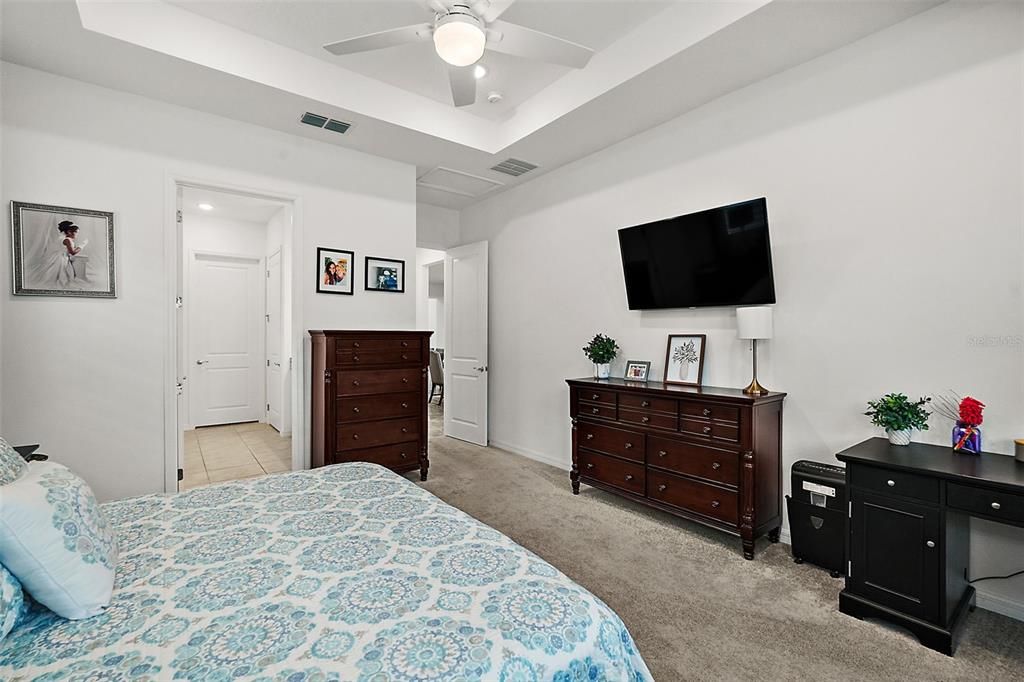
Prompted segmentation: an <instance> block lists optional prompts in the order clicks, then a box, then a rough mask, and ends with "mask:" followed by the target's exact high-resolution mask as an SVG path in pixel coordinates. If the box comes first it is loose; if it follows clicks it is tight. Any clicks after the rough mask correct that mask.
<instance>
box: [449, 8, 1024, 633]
mask: <svg viewBox="0 0 1024 682" xmlns="http://www.w3.org/2000/svg"><path fill="white" fill-rule="evenodd" d="M1021 28H1022V18H1021V7H1020V6H1019V5H1016V4H1011V3H1005V4H999V5H990V6H983V5H978V4H969V3H968V4H966V5H957V4H954V5H944V6H940V7H938V8H936V9H934V10H932V11H929V12H927V13H925V14H922V15H920V16H919V17H916V18H913V19H910V20H908V21H906V22H903V23H902V24H899V25H896V26H894V27H892V28H890V29H888V30H886V31H884V32H882V33H879V34H876V35H874V36H870V37H868V38H866V39H864V40H862V41H860V42H858V43H855V44H853V45H851V46H848V47H847V48H844V49H841V50H839V51H837V52H834V53H832V54H829V55H826V56H824V57H822V58H820V59H818V60H815V61H813V62H809V63H807V64H804V65H802V66H800V67H798V68H794V69H792V70H790V71H788V72H785V73H782V74H779V75H777V76H775V77H772V78H770V79H767V80H765V81H762V82H760V83H757V84H754V85H752V86H749V87H747V88H745V89H743V90H740V91H737V92H735V93H732V94H730V95H728V96H726V97H723V98H721V99H719V100H716V101H714V102H711V103H710V104H708V105H706V106H704V107H701V108H700V109H697V110H695V111H693V112H690V113H689V114H686V115H684V116H682V117H680V118H677V119H675V120H673V121H670V122H668V123H666V124H664V125H662V126H660V127H658V128H656V129H653V130H651V131H648V132H646V133H644V134H641V135H638V136H636V137H634V138H631V139H629V140H626V141H624V142H622V143H620V144H618V145H615V146H614V147H611V148H609V149H607V150H604V151H602V152H599V153H597V154H594V155H592V156H590V157H588V158H585V159H583V160H580V161H578V162H576V163H574V164H572V165H570V166H567V167H564V168H562V169H560V170H556V171H553V172H551V173H549V174H546V175H544V176H542V177H540V178H538V179H537V180H535V181H533V182H530V183H526V184H524V185H522V186H520V187H518V188H515V189H512V190H511V191H508V192H506V193H504V194H501V195H498V196H496V197H494V198H492V199H490V200H487V201H485V202H482V203H480V204H477V205H475V206H472V207H470V208H468V209H466V210H464V211H463V212H462V216H461V228H460V229H461V232H462V239H463V241H465V242H473V241H477V240H482V239H487V240H489V242H490V254H491V263H490V277H491V287H490V291H491V295H490V296H491V300H490V315H491V327H490V329H491V332H490V344H491V346H490V366H491V377H490V379H491V397H490V400H491V406H490V419H491V421H490V429H491V438H492V440H493V442H494V443H495V444H497V445H500V446H503V447H507V448H508V449H510V450H513V451H517V452H521V453H526V454H532V455H533V456H535V457H537V458H540V459H543V460H545V461H548V462H552V463H555V464H557V465H559V466H562V467H564V468H566V469H567V468H568V466H569V462H570V438H569V436H570V434H569V429H568V426H567V424H568V414H567V413H568V401H567V400H566V386H565V383H564V381H563V380H564V379H565V378H566V377H570V376H585V375H587V374H588V373H589V372H590V371H591V366H590V364H589V363H588V362H587V360H586V359H585V358H584V356H583V354H582V352H581V351H580V347H581V346H582V345H583V344H584V343H585V342H586V341H587V339H589V338H590V337H591V336H592V335H593V334H594V333H595V332H605V333H608V334H610V335H611V336H613V337H615V338H616V339H618V341H619V344H620V345H621V347H622V349H623V350H622V354H621V355H620V357H619V358H618V359H617V360H616V362H615V364H614V367H613V371H614V372H616V373H619V372H621V371H622V367H623V363H624V362H625V360H626V359H647V360H651V361H652V362H653V365H652V376H655V377H660V376H661V373H662V371H663V363H664V360H663V358H664V353H665V342H666V336H667V334H669V333H670V332H706V333H707V334H708V354H707V359H706V364H705V383H706V384H708V385H717V386H734V387H740V386H744V385H745V384H746V383H747V381H748V380H749V378H750V354H749V351H748V347H747V345H746V344H745V343H741V342H740V341H738V340H736V338H735V312H734V310H732V309H728V308H720V309H706V310H696V311H688V310H674V311H664V312H630V311H629V310H628V309H627V305H626V298H625V292H624V288H623V280H622V268H621V265H620V261H619V252H618V245H617V240H616V230H617V229H618V228H621V227H625V226H629V225H633V224H637V223H642V222H646V221H650V220H654V219H658V218H664V217H669V216H673V215H678V214H682V213H687V212H690V211H695V210H700V209H704V208H709V207H713V206H717V205H721V204H727V203H731V202H734V201H738V200H743V199H749V198H753V197H759V196H767V198H768V207H769V214H770V221H771V230H772V247H773V255H774V265H775V274H776V287H777V294H778V301H779V302H778V305H776V306H775V338H774V339H773V340H772V341H769V342H767V343H765V344H763V345H762V347H761V348H763V353H760V358H759V359H760V360H761V367H762V372H761V377H760V378H761V381H762V383H763V384H765V385H766V386H768V387H770V388H772V389H777V390H781V391H787V392H789V397H788V398H787V400H786V403H785V442H784V466H785V479H786V482H787V488H788V479H789V467H790V465H791V464H792V463H793V462H794V461H796V460H798V459H805V458H806V459H814V460H821V461H834V459H833V457H832V455H833V453H835V452H838V451H839V450H841V449H843V448H844V447H847V446H849V445H851V444H853V443H856V442H858V441H860V440H862V439H864V438H867V437H869V436H873V435H878V431H876V429H874V428H873V427H872V426H871V425H870V424H869V422H868V420H867V418H866V417H864V416H863V414H862V413H863V411H864V409H865V402H866V401H867V400H868V399H871V398H874V397H876V396H878V395H880V394H882V393H884V392H888V391H903V392H906V393H908V394H910V395H911V396H918V395H922V394H928V393H933V392H937V391H942V390H944V389H949V388H955V389H957V390H959V391H962V392H969V393H971V394H972V395H975V396H977V397H978V398H980V399H982V400H984V401H985V402H986V403H987V404H988V410H987V412H986V421H985V427H984V431H985V447H986V449H989V450H995V451H998V452H1004V453H1008V452H1010V451H1011V447H1012V439H1013V438H1014V437H1020V436H1022V435H1024V386H1022V381H1021V379H1022V376H1024V373H1022V370H1024V360H1022V352H1024V346H1022V344H1021V342H1020V339H1021V338H1024V336H1022V335H1024V320H1022V294H1021V283H1022V282H1021V272H1022V267H1021V246H1022V180H1024V176H1022V171H1021V166H1022V151H1024V150H1022V133H1021V131H1022V123H1021V122H1022V120H1024V119H1022V115H1024V111H1022V94H1024V91H1022V82H1024V81H1022V76H1024V69H1022V42H1021V41H1022V31H1021ZM989 336H991V337H994V338H996V337H997V338H998V339H1008V341H1006V342H1003V341H996V342H994V343H992V344H991V345H986V344H979V343H978V342H977V341H976V339H977V338H978V337H989ZM932 421H933V425H934V426H933V429H932V430H931V431H928V432H926V433H924V434H919V436H918V437H919V438H920V439H922V440H927V441H930V442H935V443H941V444H947V443H948V442H949V432H948V429H949V427H950V424H949V423H947V422H944V421H943V420H940V419H937V418H936V419H933V420H932ZM565 485H566V486H567V487H568V485H569V481H568V477H566V481H565ZM981 526H982V524H976V525H975V533H974V535H973V550H974V551H973V557H974V562H973V566H972V573H973V574H974V575H981V574H991V573H1006V572H1010V571H1013V570H1017V569H1020V568H1024V564H1022V563H1021V557H1022V553H1021V551H1020V548H1021V547H1022V546H1024V545H1022V543H1024V531H1022V530H1021V529H1016V528H1005V529H999V531H998V533H995V532H991V531H988V530H986V529H983V528H982V527H981ZM978 587H979V590H980V591H982V592H984V594H985V595H987V599H988V600H987V601H985V602H983V604H984V605H987V606H990V607H996V608H1000V605H999V604H997V603H994V602H993V599H996V598H1002V599H1006V600H1010V601H1009V602H1007V603H1005V604H1003V605H1002V607H1005V609H1007V610H1008V609H1011V608H1018V609H1020V611H1019V612H1018V615H1020V614H1024V578H1018V579H1016V581H1005V582H989V583H983V584H981V585H979V586H978ZM1010 602H1013V603H1010Z"/></svg>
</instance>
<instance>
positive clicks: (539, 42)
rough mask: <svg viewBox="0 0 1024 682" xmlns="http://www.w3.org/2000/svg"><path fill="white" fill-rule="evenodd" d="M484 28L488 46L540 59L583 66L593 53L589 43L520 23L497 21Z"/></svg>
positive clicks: (566, 64) (572, 65)
mask: <svg viewBox="0 0 1024 682" xmlns="http://www.w3.org/2000/svg"><path fill="white" fill-rule="evenodd" d="M487 28H488V31H487V49H489V50H494V51H495V52H504V53H505V54H511V55H515V56H516V57H525V58H527V59H534V60H537V61H541V62H550V63H552V64H562V65H564V66H571V67H572V68H574V69H582V68H583V67H584V66H586V65H587V62H589V61H590V58H591V57H592V56H594V51H593V50H591V49H590V48H589V47H584V46H583V45H577V44H576V43H573V42H570V41H568V40H565V39H563V38H558V37H555V36H551V35H548V34H547V33H541V32H540V31H534V30H533V29H532V28H526V27H525V26H520V25H519V24H510V23H508V22H507V21H496V22H494V23H493V24H490V25H489V26H488V27H487Z"/></svg>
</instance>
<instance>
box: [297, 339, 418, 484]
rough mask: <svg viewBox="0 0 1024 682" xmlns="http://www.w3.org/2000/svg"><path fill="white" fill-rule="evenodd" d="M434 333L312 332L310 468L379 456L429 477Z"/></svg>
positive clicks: (395, 467)
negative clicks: (429, 398) (429, 393)
mask: <svg viewBox="0 0 1024 682" xmlns="http://www.w3.org/2000/svg"><path fill="white" fill-rule="evenodd" d="M431 333H432V332H405V331H363V330H360V331H340V330H339V331H310V332H309V335H310V336H311V337H312V343H313V351H312V363H311V364H312V367H313V376H312V384H313V402H312V440H311V445H312V452H311V454H310V462H311V465H312V466H313V467H321V466H325V465H327V464H338V463H340V462H375V463H377V464H381V465H383V466H386V467H388V468H389V469H392V470H393V471H397V472H404V471H412V470H414V469H419V470H420V480H421V481H425V480H427V468H428V467H429V462H428V460H427V365H428V361H429V357H430V335H431Z"/></svg>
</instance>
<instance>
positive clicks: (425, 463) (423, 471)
mask: <svg viewBox="0 0 1024 682" xmlns="http://www.w3.org/2000/svg"><path fill="white" fill-rule="evenodd" d="M429 468H430V460H428V459H427V453H426V452H425V451H424V452H421V453H420V480H421V481H425V480H427V469H429Z"/></svg>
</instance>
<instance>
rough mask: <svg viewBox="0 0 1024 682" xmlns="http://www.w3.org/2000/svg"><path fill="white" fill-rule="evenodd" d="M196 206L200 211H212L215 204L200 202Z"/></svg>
mask: <svg viewBox="0 0 1024 682" xmlns="http://www.w3.org/2000/svg"><path fill="white" fill-rule="evenodd" d="M196 208H198V209H199V210H200V211H212V210H213V204H198V205H197V206H196Z"/></svg>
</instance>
